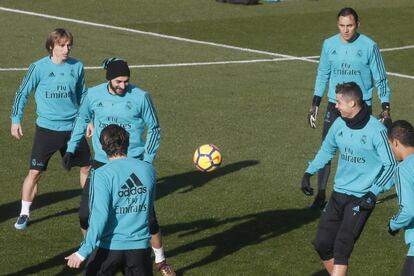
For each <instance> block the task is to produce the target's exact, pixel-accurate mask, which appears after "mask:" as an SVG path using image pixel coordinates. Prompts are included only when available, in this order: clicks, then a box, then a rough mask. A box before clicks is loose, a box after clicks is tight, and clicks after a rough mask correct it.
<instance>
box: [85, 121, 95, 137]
mask: <svg viewBox="0 0 414 276" xmlns="http://www.w3.org/2000/svg"><path fill="white" fill-rule="evenodd" d="M94 130H95V126H94V125H93V124H92V123H89V124H88V127H87V128H86V138H91V137H92V135H93V131H94Z"/></svg>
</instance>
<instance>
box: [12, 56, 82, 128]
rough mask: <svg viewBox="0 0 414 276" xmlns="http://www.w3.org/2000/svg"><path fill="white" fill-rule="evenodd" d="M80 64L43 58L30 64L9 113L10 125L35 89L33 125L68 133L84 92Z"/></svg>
mask: <svg viewBox="0 0 414 276" xmlns="http://www.w3.org/2000/svg"><path fill="white" fill-rule="evenodd" d="M84 75H85V73H84V68H83V64H82V63H81V62H79V61H77V60H76V59H74V58H71V57H69V58H68V59H67V60H66V61H65V62H64V63H63V64H55V63H53V62H52V60H51V57H50V56H47V57H44V58H42V59H40V60H38V61H36V62H34V63H33V64H31V65H30V67H29V70H28V71H27V73H26V76H25V77H24V79H23V81H22V83H21V85H20V87H19V89H18V90H17V92H16V97H15V100H14V104H13V107H12V112H11V121H12V124H20V123H21V121H22V119H23V111H24V107H25V106H26V103H27V100H28V98H29V95H30V93H31V92H32V91H33V90H35V96H34V97H35V101H36V113H37V120H36V124H37V125H38V126H40V127H43V128H47V129H51V130H55V131H71V130H72V128H73V123H74V121H75V119H76V116H77V113H78V109H79V106H80V103H81V100H82V97H83V96H84V94H85V92H86V88H85V77H84Z"/></svg>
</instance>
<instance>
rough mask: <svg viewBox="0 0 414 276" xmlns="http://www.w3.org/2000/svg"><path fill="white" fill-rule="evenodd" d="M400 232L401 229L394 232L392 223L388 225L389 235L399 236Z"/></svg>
mask: <svg viewBox="0 0 414 276" xmlns="http://www.w3.org/2000/svg"><path fill="white" fill-rule="evenodd" d="M399 231H400V229H397V230H392V229H391V226H390V223H388V234H390V235H391V236H395V235H397V233H398V232H399Z"/></svg>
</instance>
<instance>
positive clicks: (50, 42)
mask: <svg viewBox="0 0 414 276" xmlns="http://www.w3.org/2000/svg"><path fill="white" fill-rule="evenodd" d="M61 39H67V40H68V41H69V44H70V45H72V44H73V35H72V33H71V32H69V31H68V30H66V29H63V28H57V29H54V30H53V31H52V32H50V33H49V35H48V36H47V39H46V43H45V47H46V50H47V51H48V52H49V54H51V53H52V50H53V48H54V47H55V44H56V43H59V41H60V40H61Z"/></svg>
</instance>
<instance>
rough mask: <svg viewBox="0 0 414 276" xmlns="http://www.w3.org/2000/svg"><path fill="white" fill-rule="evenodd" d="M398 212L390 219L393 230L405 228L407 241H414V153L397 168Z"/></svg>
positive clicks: (411, 242) (395, 176) (409, 242)
mask: <svg viewBox="0 0 414 276" xmlns="http://www.w3.org/2000/svg"><path fill="white" fill-rule="evenodd" d="M394 179H395V190H396V191H397V195H398V207H399V210H398V213H397V214H395V215H394V216H393V217H392V219H391V220H390V227H391V229H392V230H397V229H401V228H404V229H405V242H406V243H407V244H413V243H414V201H413V199H414V154H411V155H409V156H408V157H407V158H405V159H404V160H403V161H402V162H400V163H399V164H398V166H397V169H396V170H395V175H394Z"/></svg>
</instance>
